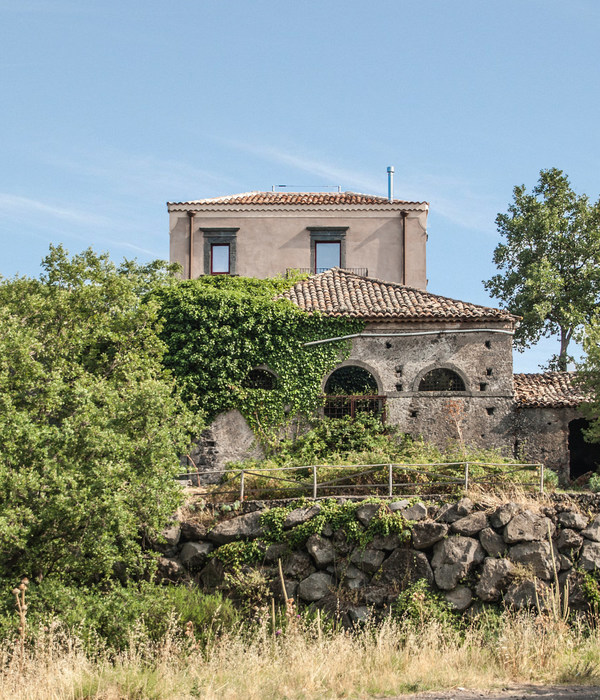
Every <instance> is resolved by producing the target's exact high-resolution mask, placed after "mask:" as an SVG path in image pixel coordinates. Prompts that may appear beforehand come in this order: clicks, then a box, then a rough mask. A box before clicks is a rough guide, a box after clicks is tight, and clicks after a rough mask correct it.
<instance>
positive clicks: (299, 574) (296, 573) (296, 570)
mask: <svg viewBox="0 0 600 700" xmlns="http://www.w3.org/2000/svg"><path fill="white" fill-rule="evenodd" d="M282 569H283V573H284V574H285V575H286V576H289V577H290V578H306V577H307V576H308V575H309V574H312V573H313V571H315V567H314V566H313V563H312V559H311V558H310V557H309V556H308V554H306V552H292V553H291V554H290V555H289V557H288V558H287V559H286V560H285V563H284V564H283V566H282Z"/></svg>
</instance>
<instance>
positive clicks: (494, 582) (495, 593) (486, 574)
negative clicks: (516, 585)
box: [475, 557, 514, 602]
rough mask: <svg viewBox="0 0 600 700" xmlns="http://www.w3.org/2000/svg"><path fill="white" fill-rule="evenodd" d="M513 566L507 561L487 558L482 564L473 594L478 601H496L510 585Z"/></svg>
mask: <svg viewBox="0 0 600 700" xmlns="http://www.w3.org/2000/svg"><path fill="white" fill-rule="evenodd" d="M513 569H514V565H513V563H512V562H511V561H509V560H508V559H494V558H492V557H488V558H487V559H486V560H485V561H484V562H483V569H482V571H481V577H480V578H479V583H478V584H477V586H476V588H475V594H476V595H477V597H478V598H479V599H480V600H484V601H486V602H491V601H493V600H498V599H499V598H500V594H501V593H502V591H503V590H504V589H505V588H506V586H507V585H508V584H509V583H510V580H511V575H512V572H513Z"/></svg>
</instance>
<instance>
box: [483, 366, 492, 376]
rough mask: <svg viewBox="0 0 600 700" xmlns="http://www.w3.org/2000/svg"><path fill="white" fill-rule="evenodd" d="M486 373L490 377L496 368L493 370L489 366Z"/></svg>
mask: <svg viewBox="0 0 600 700" xmlns="http://www.w3.org/2000/svg"><path fill="white" fill-rule="evenodd" d="M485 373H486V374H487V376H488V377H491V376H492V374H494V370H493V369H492V368H491V367H488V368H487V369H486V370H485Z"/></svg>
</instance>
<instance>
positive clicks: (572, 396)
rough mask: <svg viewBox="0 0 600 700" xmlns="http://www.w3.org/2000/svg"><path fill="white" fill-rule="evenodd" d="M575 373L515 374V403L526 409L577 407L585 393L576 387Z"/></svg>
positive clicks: (583, 399) (584, 397)
mask: <svg viewBox="0 0 600 700" xmlns="http://www.w3.org/2000/svg"><path fill="white" fill-rule="evenodd" d="M576 374H577V373H576V372H543V373H540V374H515V375H514V389H515V402H516V403H517V405H518V406H523V407H526V408H561V407H564V406H578V405H579V404H580V403H582V402H583V401H585V399H586V396H585V392H584V391H583V390H582V389H581V388H580V387H578V386H577V383H576V381H575V377H576Z"/></svg>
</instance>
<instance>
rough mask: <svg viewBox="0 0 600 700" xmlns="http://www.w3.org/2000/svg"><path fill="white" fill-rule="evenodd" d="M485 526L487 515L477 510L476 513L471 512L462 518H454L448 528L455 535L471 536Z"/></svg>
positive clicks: (486, 524)
mask: <svg viewBox="0 0 600 700" xmlns="http://www.w3.org/2000/svg"><path fill="white" fill-rule="evenodd" d="M487 526H488V519H487V515H486V514H485V513H484V512H483V511H479V512H477V513H471V515H466V516H465V517H464V518H459V519H458V520H455V521H454V522H453V523H452V525H451V526H450V529H451V530H452V532H455V533H456V534H457V535H464V536H465V537H473V535H476V534H477V533H478V532H481V530H484V529H485V528H486V527H487Z"/></svg>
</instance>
